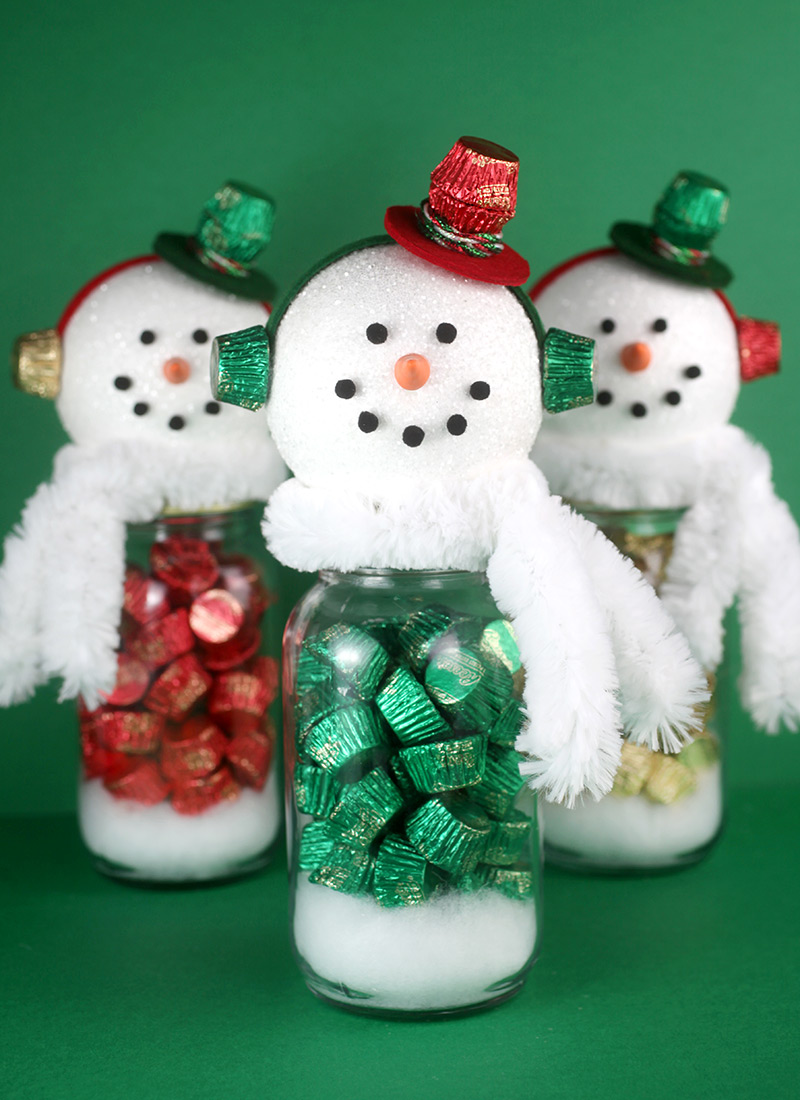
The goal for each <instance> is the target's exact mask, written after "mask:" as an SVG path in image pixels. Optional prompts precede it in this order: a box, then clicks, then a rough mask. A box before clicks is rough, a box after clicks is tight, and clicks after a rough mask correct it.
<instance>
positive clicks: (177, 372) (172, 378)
mask: <svg viewBox="0 0 800 1100" xmlns="http://www.w3.org/2000/svg"><path fill="white" fill-rule="evenodd" d="M191 373H192V368H191V367H190V366H189V364H188V363H187V362H186V360H185V359H178V358H177V357H176V358H175V359H167V361H166V363H165V364H164V377H165V378H166V380H167V381H168V382H174V383H175V385H176V386H177V385H178V383H179V382H185V381H186V379H187V378H188V377H189V375H190V374H191Z"/></svg>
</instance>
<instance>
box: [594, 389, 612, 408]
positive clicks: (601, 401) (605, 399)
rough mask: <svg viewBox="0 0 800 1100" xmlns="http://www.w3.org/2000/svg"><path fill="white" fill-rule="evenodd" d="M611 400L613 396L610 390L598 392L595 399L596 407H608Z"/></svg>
mask: <svg viewBox="0 0 800 1100" xmlns="http://www.w3.org/2000/svg"><path fill="white" fill-rule="evenodd" d="M613 400H614V394H613V393H612V392H611V390H600V391H599V392H598V394H597V398H596V401H597V404H598V405H610V404H611V402H612V401H613Z"/></svg>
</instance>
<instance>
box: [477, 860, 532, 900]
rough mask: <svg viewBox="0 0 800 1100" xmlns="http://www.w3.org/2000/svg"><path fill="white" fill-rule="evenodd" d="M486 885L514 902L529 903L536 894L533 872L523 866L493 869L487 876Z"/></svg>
mask: <svg viewBox="0 0 800 1100" xmlns="http://www.w3.org/2000/svg"><path fill="white" fill-rule="evenodd" d="M487 885H488V886H490V887H491V888H492V889H493V890H499V892H500V893H501V894H505V896H506V897H507V898H513V899H514V900H515V901H529V900H531V899H532V898H533V897H534V896H535V893H536V888H535V884H534V879H533V871H532V870H531V869H530V867H524V866H522V867H493V868H492V869H491V870H490V871H489V874H488V876H487Z"/></svg>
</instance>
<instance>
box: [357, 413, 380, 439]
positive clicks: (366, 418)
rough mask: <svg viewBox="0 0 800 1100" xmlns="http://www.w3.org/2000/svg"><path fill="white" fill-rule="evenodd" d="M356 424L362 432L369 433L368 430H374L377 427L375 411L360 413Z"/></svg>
mask: <svg viewBox="0 0 800 1100" xmlns="http://www.w3.org/2000/svg"><path fill="white" fill-rule="evenodd" d="M358 426H359V428H360V429H361V431H362V432H366V433H367V435H369V433H370V432H374V431H375V429H376V428H377V427H378V418H377V416H376V415H375V413H367V412H364V413H360V414H359V417H358Z"/></svg>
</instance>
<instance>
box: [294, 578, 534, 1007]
mask: <svg viewBox="0 0 800 1100" xmlns="http://www.w3.org/2000/svg"><path fill="white" fill-rule="evenodd" d="M283 654H284V735H285V758H286V785H287V803H288V810H287V834H288V835H287V839H288V846H289V866H290V878H291V884H290V893H291V902H290V910H291V927H292V936H293V946H294V951H295V956H296V958H297V961H298V964H299V966H300V968H301V970H302V971H303V975H304V977H305V980H306V983H307V985H308V986H309V988H310V989H311V991H312V992H313V993H315V994H316V995H317V996H319V997H321V998H322V999H323V1000H326V1001H330V1002H332V1003H334V1004H337V1005H340V1006H343V1007H345V1008H349V1009H352V1010H354V1011H357V1012H363V1013H368V1014H375V1015H388V1016H406V1015H417V1016H433V1015H440V1014H447V1013H463V1012H467V1011H469V1010H470V1009H474V1008H479V1007H483V1006H486V1005H490V1004H494V1003H497V1002H499V1001H503V1000H505V999H507V998H508V997H510V996H512V995H513V994H514V993H516V992H517V991H518V990H519V989H520V988H521V987H522V984H523V982H524V980H525V976H526V973H527V971H528V969H529V968H530V966H531V965H532V963H533V961H534V958H535V956H536V950H537V938H538V920H537V916H538V912H539V887H540V862H541V860H540V847H539V843H538V829H537V822H536V802H535V798H534V796H533V795H532V793H531V792H530V790H529V789H528V788H527V787H526V786H525V784H524V781H523V779H522V777H521V776H520V773H519V760H520V756H519V754H518V753H517V752H516V751H515V750H514V748H513V745H514V740H515V738H516V736H517V733H518V732H519V728H520V725H521V720H522V715H521V710H520V703H519V700H520V696H521V691H522V684H523V673H522V670H521V668H520V661H519V652H518V649H517V645H516V640H515V638H514V634H513V630H512V629H511V626H510V624H509V623H508V622H507V621H506V620H504V619H503V617H502V616H501V614H500V613H499V611H498V610H497V607H496V606H495V604H494V602H493V601H492V598H491V595H490V592H489V588H488V584H487V583H486V578H485V577H484V575H483V574H478V573H467V572H455V571H454V572H424V571H421V572H414V571H411V572H400V571H393V570H386V571H383V570H359V571H356V572H353V573H348V574H343V573H336V572H322V573H321V574H320V578H319V581H318V583H317V584H316V585H315V587H314V588H312V589H311V591H310V592H308V593H307V595H306V596H305V597H304V598H303V599H302V600H301V601H300V603H299V604H298V605H297V606H296V608H295V610H294V612H293V613H292V616H291V618H290V620H289V622H288V624H287V627H286V632H285V635H284V651H283Z"/></svg>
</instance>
